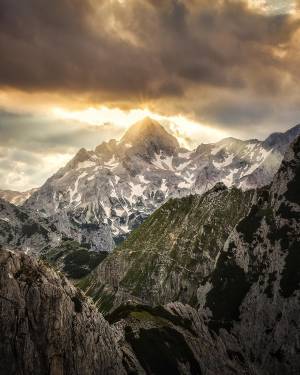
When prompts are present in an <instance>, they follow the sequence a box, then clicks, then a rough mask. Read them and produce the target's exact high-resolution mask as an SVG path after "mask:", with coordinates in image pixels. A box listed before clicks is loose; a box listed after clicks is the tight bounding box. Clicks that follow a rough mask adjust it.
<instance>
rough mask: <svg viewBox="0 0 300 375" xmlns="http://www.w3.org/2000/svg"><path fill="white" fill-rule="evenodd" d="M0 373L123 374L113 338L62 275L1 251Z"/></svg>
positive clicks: (46, 374) (84, 300)
mask: <svg viewBox="0 0 300 375" xmlns="http://www.w3.org/2000/svg"><path fill="white" fill-rule="evenodd" d="M0 335H1V341H0V358H1V361H0V373H1V374H5V375H42V374H43V375H63V374H72V375H99V374H103V375H106V374H111V375H116V374H117V375H118V374H125V373H126V372H125V370H124V368H123V365H122V362H121V360H122V357H121V353H120V351H119V349H118V346H117V344H116V342H115V339H114V334H113V332H112V330H111V329H110V327H109V325H108V323H107V322H106V321H105V320H104V319H103V317H102V316H101V314H100V313H99V312H98V311H97V310H96V309H95V308H94V307H93V306H91V305H90V304H89V303H88V302H87V300H86V299H85V298H84V297H83V295H82V294H81V293H80V292H79V291H78V290H77V289H76V288H75V287H74V286H72V285H71V284H70V283H69V282H68V281H67V280H66V279H65V277H64V276H62V275H58V274H56V273H55V272H54V271H53V270H51V269H49V268H47V267H46V266H45V265H44V264H43V263H41V262H40V261H37V260H35V259H34V258H30V257H29V256H27V255H26V254H24V253H18V254H14V253H12V252H8V251H4V250H0Z"/></svg>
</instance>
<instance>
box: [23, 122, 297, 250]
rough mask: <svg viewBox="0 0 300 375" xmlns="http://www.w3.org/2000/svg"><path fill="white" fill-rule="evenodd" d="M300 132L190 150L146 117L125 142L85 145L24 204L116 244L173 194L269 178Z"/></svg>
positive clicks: (92, 239)
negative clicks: (220, 184)
mask: <svg viewBox="0 0 300 375" xmlns="http://www.w3.org/2000/svg"><path fill="white" fill-rule="evenodd" d="M299 132H300V127H299V126H298V127H295V128H293V129H292V130H291V131H290V132H289V133H288V135H286V134H285V135H281V136H280V137H278V136H275V135H273V137H271V138H270V139H268V140H267V141H266V142H260V141H258V140H250V141H240V140H238V139H234V138H227V139H224V140H222V141H220V142H218V143H215V144H202V145H200V146H199V147H198V148H197V149H195V150H193V151H188V150H186V149H182V148H180V147H179V145H178V142H177V140H176V138H174V137H173V136H172V135H170V134H168V133H167V132H166V130H165V129H164V128H163V127H162V126H161V125H160V124H159V123H157V122H156V121H154V120H151V119H149V118H146V119H144V120H143V121H141V122H139V123H137V124H135V125H133V126H132V127H131V128H130V129H128V131H127V132H126V133H125V135H124V136H123V138H122V139H121V140H120V141H119V142H117V141H115V140H111V141H109V142H104V143H102V144H101V145H99V146H98V147H96V149H95V150H94V151H87V150H85V149H81V150H80V151H79V152H78V154H77V155H76V156H75V157H74V158H73V159H72V160H71V161H70V162H69V163H68V164H67V165H66V166H65V167H64V168H62V169H60V170H59V171H58V172H57V173H56V174H55V175H54V176H52V177H51V178H49V179H48V180H47V181H46V183H45V184H44V185H43V186H42V187H41V188H39V189H38V190H37V191H36V192H35V193H34V194H32V196H31V197H30V198H29V199H28V200H27V201H26V202H25V206H24V207H25V208H26V209H30V210H33V211H34V212H38V213H39V214H41V215H43V216H45V217H47V218H48V219H49V220H50V221H51V222H53V224H54V225H55V226H56V227H57V228H58V230H59V231H60V232H63V233H64V234H65V235H66V236H67V237H71V238H74V239H75V240H77V241H78V242H84V243H88V244H89V245H90V247H91V248H92V249H93V250H106V251H109V250H111V249H112V248H113V246H114V243H119V242H120V241H121V240H123V239H124V238H125V237H126V236H127V235H128V233H129V232H130V231H131V230H132V229H134V228H135V227H137V226H138V225H140V224H141V223H142V222H143V221H144V220H145V218H146V217H148V216H149V215H150V214H151V213H152V212H153V211H154V210H155V209H157V208H158V207H160V206H161V205H162V204H163V203H164V202H166V201H167V200H168V199H169V198H171V197H181V196H186V195H189V194H194V193H196V194H202V193H203V192H205V191H207V190H209V189H210V188H212V187H213V186H214V185H215V184H216V183H217V182H220V181H221V182H223V183H224V184H225V185H227V186H232V185H235V186H237V187H241V188H242V189H249V188H254V187H256V186H263V185H265V184H267V183H269V182H270V181H271V179H272V177H273V175H274V173H275V172H276V171H277V169H278V168H279V165H280V162H281V160H282V157H283V151H284V150H285V149H286V147H287V146H288V142H289V140H290V139H292V138H293V136H295V135H296V134H299ZM277 139H279V140H278V143H277V141H276V140H277Z"/></svg>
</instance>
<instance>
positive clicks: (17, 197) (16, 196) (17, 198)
mask: <svg viewBox="0 0 300 375" xmlns="http://www.w3.org/2000/svg"><path fill="white" fill-rule="evenodd" d="M36 190H37V189H30V190H27V191H23V192H20V191H14V190H0V198H2V199H4V200H6V201H8V202H10V203H12V204H14V205H16V206H21V205H22V204H23V203H24V202H25V201H26V200H27V199H28V198H29V197H30V196H31V195H32V194H33V193H34V192H35V191H36Z"/></svg>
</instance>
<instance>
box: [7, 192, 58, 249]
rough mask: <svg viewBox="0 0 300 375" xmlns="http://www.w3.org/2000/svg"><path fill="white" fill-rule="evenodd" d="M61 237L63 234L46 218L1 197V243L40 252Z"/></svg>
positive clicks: (9, 247) (56, 242) (14, 247)
mask: <svg viewBox="0 0 300 375" xmlns="http://www.w3.org/2000/svg"><path fill="white" fill-rule="evenodd" d="M60 239H61V234H60V233H58V231H57V230H56V228H55V227H54V226H53V225H51V224H50V223H49V222H48V221H47V220H46V219H42V218H40V217H39V216H37V215H34V214H32V213H31V212H28V211H26V210H24V209H22V208H21V207H17V206H15V205H13V204H11V203H9V202H7V201H5V200H3V199H1V198H0V245H2V246H4V247H5V248H7V249H19V250H22V251H25V252H27V253H34V254H38V253H40V252H41V251H43V250H45V249H48V248H49V247H50V246H55V245H57V244H58V243H59V242H60Z"/></svg>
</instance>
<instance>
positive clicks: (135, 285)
mask: <svg viewBox="0 0 300 375" xmlns="http://www.w3.org/2000/svg"><path fill="white" fill-rule="evenodd" d="M253 194H254V191H247V192H242V191H241V190H239V189H237V188H231V189H228V188H226V186H225V185H224V184H221V183H220V184H217V185H216V186H215V187H214V188H213V189H211V190H210V191H209V192H207V193H205V194H204V195H202V196H198V195H191V196H188V197H184V198H181V199H170V200H169V201H168V202H167V203H166V204H165V205H163V206H162V207H161V208H160V209H158V210H157V211H155V213H154V214H152V215H151V216H150V217H149V218H148V219H147V220H146V221H145V222H144V223H143V224H142V225H141V226H140V227H139V228H138V229H136V230H135V231H133V232H132V233H131V234H130V235H129V238H128V239H127V240H126V241H125V242H124V243H123V244H122V245H121V246H119V247H118V248H117V249H116V250H115V251H113V252H112V253H111V254H110V255H109V256H108V257H107V258H106V259H105V260H104V261H103V262H102V263H101V264H100V265H99V266H98V267H97V269H96V270H95V272H93V274H91V276H89V277H88V278H87V279H85V280H83V281H82V282H81V283H80V284H81V286H82V287H83V288H84V289H85V290H87V291H88V293H89V295H91V296H92V297H93V298H94V300H95V301H97V304H98V306H99V308H100V310H102V311H104V312H107V311H109V310H110V309H112V308H115V307H116V306H118V305H119V304H120V303H122V302H124V301H127V300H136V301H140V302H143V303H151V304H154V305H155V304H162V303H168V302H171V301H181V302H184V303H189V304H190V305H193V306H196V305H197V293H196V291H197V288H198V287H199V285H200V283H201V280H203V279H204V278H205V277H207V276H208V275H210V273H211V272H212V270H213V268H214V265H215V261H216V257H217V256H218V254H219V252H220V251H221V249H222V248H223V246H224V243H225V241H226V239H227V238H228V236H229V234H230V233H231V231H232V230H233V228H234V226H235V224H237V223H238V221H239V220H240V219H241V218H242V217H244V216H245V215H246V213H247V212H248V210H249V209H250V207H251V202H252V197H253Z"/></svg>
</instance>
